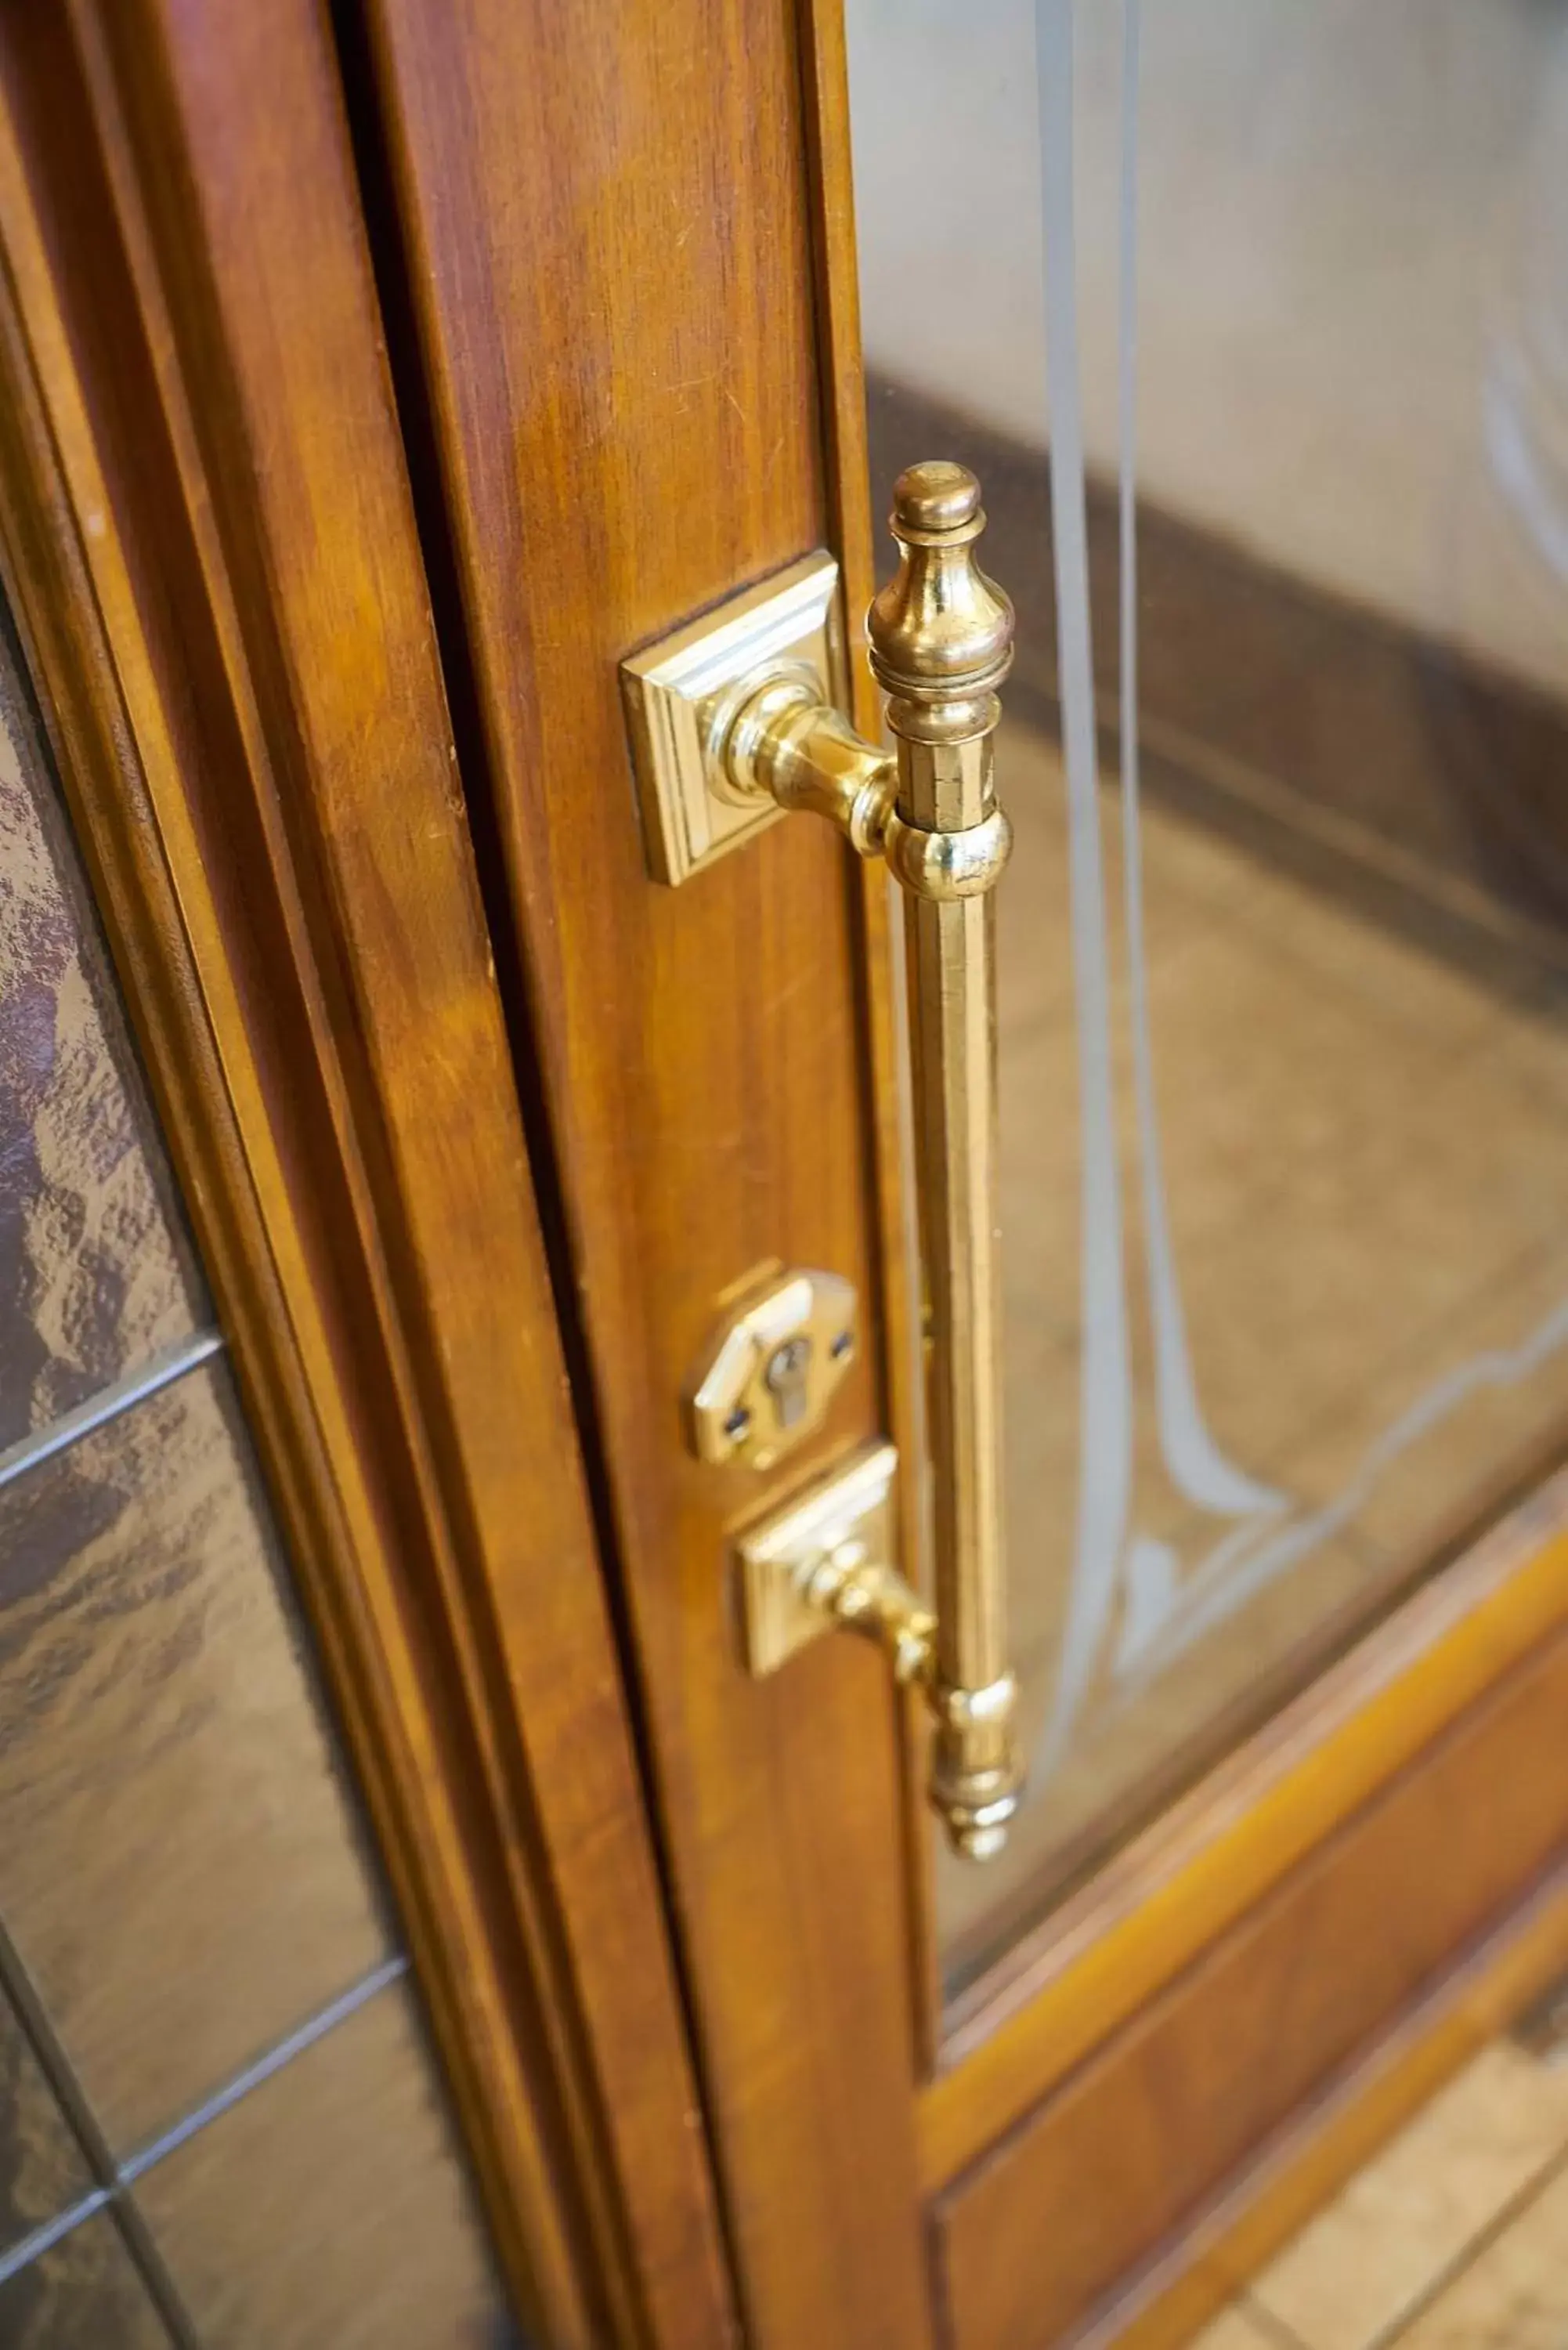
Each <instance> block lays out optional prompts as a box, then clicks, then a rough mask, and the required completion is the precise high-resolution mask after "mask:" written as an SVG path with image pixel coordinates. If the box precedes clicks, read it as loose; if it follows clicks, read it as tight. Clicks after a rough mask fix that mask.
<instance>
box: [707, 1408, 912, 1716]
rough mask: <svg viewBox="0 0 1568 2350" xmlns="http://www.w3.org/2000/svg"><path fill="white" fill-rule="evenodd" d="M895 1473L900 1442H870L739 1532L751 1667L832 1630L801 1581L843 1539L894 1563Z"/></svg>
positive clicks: (771, 1665) (772, 1662) (768, 1665)
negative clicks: (862, 1545) (779, 1507)
mask: <svg viewBox="0 0 1568 2350" xmlns="http://www.w3.org/2000/svg"><path fill="white" fill-rule="evenodd" d="M897 1476H898V1446H897V1445H895V1444H871V1445H867V1447H866V1448H865V1450H864V1451H860V1452H857V1453H856V1454H855V1455H854V1457H853V1458H852V1459H851V1460H849V1461H846V1462H845V1463H844V1464H843V1465H842V1466H841V1467H839V1468H837V1469H835V1470H834V1471H832V1473H831V1475H829V1476H826V1477H823V1478H820V1479H819V1480H818V1482H816V1483H815V1485H812V1486H808V1488H807V1489H806V1491H805V1492H804V1493H802V1494H800V1495H798V1496H797V1498H796V1499H795V1500H794V1501H793V1502H789V1503H785V1505H784V1508H783V1509H782V1510H775V1511H774V1513H773V1515H772V1516H771V1517H767V1518H763V1520H762V1521H761V1523H759V1524H757V1525H754V1526H752V1527H750V1528H748V1530H747V1532H746V1533H745V1534H742V1535H741V1537H740V1539H739V1540H738V1541H737V1543H736V1544H735V1555H736V1558H737V1560H738V1562H739V1565H740V1580H741V1589H740V1604H741V1635H742V1641H743V1643H744V1648H745V1659H746V1669H747V1671H748V1672H751V1673H755V1674H758V1675H761V1674H763V1673H773V1672H776V1671H777V1670H778V1669H779V1667H780V1666H781V1665H782V1664H783V1663H784V1660H785V1659H786V1658H788V1657H793V1656H794V1652H795V1650H796V1649H797V1648H805V1644H806V1642H807V1641H808V1640H815V1639H816V1638H818V1637H819V1635H820V1634H822V1633H824V1632H830V1631H831V1630H832V1629H833V1622H834V1619H833V1617H831V1616H829V1615H826V1614H825V1613H824V1611H823V1610H822V1609H821V1608H820V1607H812V1606H811V1605H810V1603H809V1602H808V1601H807V1600H805V1599H804V1598H803V1597H802V1596H801V1587H800V1586H801V1579H802V1577H803V1576H804V1575H805V1574H807V1573H809V1571H810V1569H811V1568H812V1567H813V1566H814V1565H815V1564H816V1563H817V1561H818V1560H819V1559H823V1558H826V1556H827V1555H828V1553H829V1552H830V1551H835V1550H836V1549H837V1548H838V1546H839V1544H841V1543H847V1542H857V1543H863V1544H865V1546H866V1555H867V1557H868V1558H873V1559H875V1560H877V1563H878V1564H879V1565H884V1566H897V1565H898V1557H897V1555H896V1548H895V1545H896V1539H897V1534H898V1527H897V1524H896V1517H895V1511H894V1507H893V1482H894V1480H895V1478H896V1477H897Z"/></svg>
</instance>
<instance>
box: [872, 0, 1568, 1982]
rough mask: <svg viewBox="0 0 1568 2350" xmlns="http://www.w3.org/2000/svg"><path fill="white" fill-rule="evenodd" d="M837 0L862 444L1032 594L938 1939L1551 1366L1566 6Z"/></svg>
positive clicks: (1151, 1752) (1512, 1468)
mask: <svg viewBox="0 0 1568 2350" xmlns="http://www.w3.org/2000/svg"><path fill="white" fill-rule="evenodd" d="M848 16H849V25H850V36H851V75H852V101H853V103H852V119H853V125H854V135H855V145H856V169H857V221H858V227H859V234H860V244H861V264H862V274H863V287H862V298H863V309H864V316H865V321H866V338H867V361H868V368H869V371H870V379H871V391H870V423H871V437H872V451H873V473H874V488H875V494H876V495H877V500H878V502H879V503H881V504H885V503H886V500H887V493H888V484H889V483H890V480H891V478H892V475H893V474H894V473H896V472H897V471H898V468H899V467H900V466H902V465H903V464H905V463H909V462H910V461H911V460H912V459H914V458H916V457H919V456H924V455H928V454H932V453H936V452H941V453H943V454H953V455H958V456H961V457H965V458H967V459H968V460H969V462H971V463H973V464H974V465H975V466H976V467H977V470H979V471H980V473H981V475H982V478H983V479H984V481H985V483H986V490H987V496H986V504H987V509H988V513H989V515H990V518H991V529H990V534H989V536H988V540H987V549H988V565H989V567H990V568H991V569H992V571H993V572H994V573H995V574H996V576H997V577H1000V578H1001V579H1002V581H1003V582H1004V584H1005V585H1006V586H1007V587H1009V588H1010V590H1011V591H1012V594H1013V596H1014V598H1015V600H1016V601H1017V603H1018V605H1019V609H1020V622H1021V644H1020V658H1019V662H1018V668H1017V672H1016V675H1015V679H1014V682H1013V684H1012V687H1011V688H1010V689H1009V696H1008V702H1009V711H1010V716H1009V719H1008V721H1007V725H1006V727H1005V729H1004V736H1003V741H1002V744H1001V746H1000V748H999V775H1001V776H1002V781H1003V784H1004V791H1005V796H1006V797H1007V800H1008V804H1009V806H1010V808H1011V811H1012V815H1013V817H1014V820H1015V823H1016V825H1017V827H1018V835H1019V846H1018V851H1017V857H1016V862H1015V866H1014V868H1013V870H1012V873H1011V874H1010V875H1009V877H1008V879H1007V880H1006V882H1005V883H1004V884H1003V889H1002V897H1001V907H1000V920H1001V927H1002V946H1001V953H1002V971H1001V983H1002V1122H1003V1153H1004V1190H1005V1198H1004V1224H1005V1235H1004V1237H1005V1244H1006V1262H1007V1281H1008V1334H1007V1348H1008V1397H1007V1405H1008V1416H1009V1440H1010V1464H1009V1485H1008V1506H1009V1541H1010V1551H1011V1555H1012V1562H1013V1570H1012V1572H1013V1586H1014V1594H1015V1599H1014V1606H1015V1614H1016V1621H1017V1626H1018V1641H1019V1649H1020V1662H1021V1665H1022V1667H1023V1678H1024V1682H1025V1688H1026V1702H1027V1711H1028V1717H1029V1722H1030V1726H1031V1731H1032V1736H1033V1748H1034V1763H1033V1785H1032V1794H1031V1797H1030V1802H1029V1806H1028V1809H1027V1811H1026V1814H1025V1815H1024V1818H1023V1821H1022V1822H1021V1824H1020V1826H1019V1828H1018V1830H1017V1831H1016V1832H1015V1835H1014V1840H1013V1849H1012V1853H1011V1855H1010V1856H1009V1857H1008V1858H1007V1860H1006V1861H1005V1862H1003V1863H1002V1864H999V1865H996V1866H993V1867H992V1869H991V1870H989V1871H987V1872H984V1873H983V1874H982V1873H979V1872H972V1871H971V1872H965V1871H962V1870H961V1869H959V1868H958V1867H956V1866H952V1865H950V1864H948V1863H946V1862H945V1860H944V1861H940V1862H939V1868H940V1903H941V1910H942V1919H943V1929H944V1936H945V1941H946V1950H947V1961H948V1969H949V1974H950V1980H951V1981H954V1982H958V1981H962V1980H964V1979H966V1978H967V1977H970V1976H972V1975H973V1974H974V1972H975V1971H976V1970H978V1969H979V1968H980V1967H981V1965H983V1963H984V1962H985V1960H986V1959H987V1958H988V1957H989V1956H990V1955H992V1954H993V1953H994V1952H995V1951H996V1950H998V1948H999V1947H1001V1946H1002V1944H1003V1943H1004V1942H1005V1941H1006V1940H1007V1939H1010V1937H1011V1936H1012V1934H1014V1933H1015V1932H1016V1931H1017V1930H1018V1929H1020V1928H1021V1927H1022V1926H1023V1924H1025V1923H1027V1922H1028V1921H1029V1919H1030V1918H1032V1917H1033V1916H1035V1915H1038V1914H1039V1912H1040V1911H1041V1910H1042V1908H1044V1906H1045V1905H1046V1904H1047V1903H1048V1901H1049V1900H1050V1898H1052V1896H1053V1894H1054V1892H1056V1891H1057V1890H1059V1889H1060V1888H1061V1887H1062V1886H1063V1885H1064V1884H1065V1883H1066V1882H1067V1881H1068V1880H1069V1879H1070V1878H1071V1877H1074V1876H1075V1875H1076V1874H1078V1873H1080V1872H1081V1871H1082V1870H1084V1869H1085V1867H1087V1866H1091V1865H1092V1864H1093V1862H1094V1860H1095V1859H1096V1856H1099V1855H1101V1854H1103V1853H1104V1852H1105V1851H1106V1849H1107V1847H1108V1846H1109V1845H1110V1844H1111V1843H1112V1842H1113V1841H1114V1840H1116V1838H1117V1837H1119V1836H1121V1835H1125V1834H1126V1833H1127V1831H1128V1830H1129V1829H1130V1828H1132V1827H1133V1826H1136V1825H1137V1824H1138V1823H1139V1822H1140V1821H1142V1820H1144V1819H1147V1817H1148V1816H1150V1815H1151V1814H1152V1813H1153V1812H1154V1811H1155V1810H1156V1809H1157V1808H1158V1805H1159V1804H1160V1803H1161V1802H1162V1801H1163V1800H1164V1799H1165V1798H1166V1797H1167V1796H1168V1794H1170V1793H1171V1792H1172V1791H1173V1790H1174V1789H1176V1788H1177V1787H1178V1786H1179V1785H1180V1784H1181V1783H1183V1782H1184V1781H1186V1780H1188V1779H1189V1778H1190V1777H1191V1776H1192V1775H1193V1773H1195V1772H1196V1771H1197V1770H1198V1769H1199V1768H1200V1767H1201V1766H1202V1765H1203V1764H1204V1763H1206V1762H1207V1761H1208V1760H1210V1758H1211V1757H1212V1756H1213V1755H1214V1754H1215V1753H1216V1752H1219V1751H1220V1748H1221V1747H1222V1746H1223V1745H1224V1744H1225V1743H1226V1742H1230V1741H1231V1740H1233V1739H1234V1738H1235V1737H1236V1736H1237V1735H1239V1734H1240V1733H1241V1732H1242V1731H1244V1730H1245V1729H1247V1728H1248V1727H1250V1726H1251V1724H1252V1723H1253V1722H1255V1721H1257V1720H1258V1719H1259V1718H1260V1717H1261V1715H1262V1712H1263V1711H1265V1710H1267V1709H1268V1708H1269V1707H1271V1706H1272V1705H1275V1704H1277V1703H1279V1702H1281V1701H1282V1700H1283V1699H1285V1698H1286V1697H1288V1696H1289V1695H1290V1694H1292V1693H1293V1691H1294V1690H1297V1689H1299V1688H1300V1687H1302V1686H1303V1684H1304V1682H1305V1681H1306V1680H1307V1679H1309V1678H1310V1676H1311V1674H1312V1672H1313V1670H1314V1668H1315V1667H1316V1666H1317V1664H1318V1663H1319V1662H1320V1661H1321V1660H1322V1659H1324V1656H1325V1655H1326V1654H1327V1653H1328V1652H1329V1651H1330V1650H1331V1649H1332V1648H1334V1646H1336V1645H1338V1644H1342V1643H1343V1642H1344V1641H1345V1639H1346V1638H1349V1637H1351V1636H1352V1635H1353V1634H1354V1632H1355V1631H1356V1630H1357V1629H1359V1628H1360V1627H1363V1626H1364V1625H1365V1624H1366V1622H1368V1621H1369V1620H1370V1618H1371V1617H1372V1616H1373V1615H1374V1613H1375V1612H1376V1610H1377V1609H1378V1608H1379V1607H1382V1606H1385V1605H1386V1604H1387V1602H1388V1601H1389V1599H1390V1598H1391V1597H1392V1596H1394V1595H1395V1594H1396V1593H1397V1591H1398V1590H1399V1589H1400V1588H1401V1587H1402V1586H1405V1585H1406V1584H1407V1582H1408V1581H1409V1579H1410V1577H1411V1576H1412V1575H1415V1574H1417V1573H1418V1572H1420V1571H1421V1570H1423V1569H1424V1568H1427V1567H1428V1566H1430V1565H1432V1564H1433V1563H1434V1562H1435V1561H1436V1560H1437V1559H1438V1557H1439V1556H1440V1555H1443V1553H1444V1551H1445V1549H1446V1548H1448V1547H1451V1546H1452V1544H1454V1543H1455V1542H1456V1541H1457V1540H1458V1539H1459V1538H1460V1536H1461V1535H1462V1534H1463V1533H1464V1531H1465V1530H1466V1528H1467V1527H1468V1526H1469V1525H1471V1524H1473V1523H1476V1522H1477V1521H1478V1520H1480V1519H1481V1518H1482V1517H1484V1515H1485V1514H1486V1513H1487V1512H1488V1511H1489V1510H1490V1509H1491V1508H1493V1507H1495V1506H1496V1504H1497V1503H1498V1501H1499V1499H1500V1498H1501V1496H1502V1495H1503V1494H1504V1493H1505V1492H1507V1491H1508V1489H1509V1488H1510V1486H1511V1484H1512V1483H1515V1482H1518V1481H1519V1480H1520V1479H1521V1477H1523V1476H1525V1475H1527V1474H1529V1473H1531V1472H1532V1470H1535V1469H1538V1468H1539V1467H1540V1466H1541V1465H1542V1463H1543V1461H1544V1460H1545V1459H1546V1457H1547V1455H1548V1453H1549V1451H1550V1450H1551V1449H1552V1447H1554V1446H1555V1445H1556V1444H1557V1442H1558V1440H1559V1438H1560V1436H1561V1433H1562V1431H1563V1427H1564V1424H1565V1421H1568V1213H1565V1211H1564V1200H1565V1196H1568V1194H1565V1185H1564V1173H1565V1170H1568V1050H1565V1049H1564V1039H1563V1025H1562V1004H1563V980H1564V973H1565V971H1568V935H1565V932H1568V830H1565V829H1564V825H1563V816H1562V815H1561V813H1560V811H1561V808H1562V806H1563V784H1564V781H1565V780H1568V172H1565V170H1564V165H1563V156H1564V154H1568V20H1565V19H1564V18H1563V15H1562V13H1561V12H1560V11H1557V10H1552V9H1543V8H1541V7H1539V6H1535V5H1527V0H1500V5H1496V6H1493V7H1489V8H1484V9H1478V8H1475V7H1473V6H1471V5H1468V0H1390V5H1386V6H1385V7H1383V8H1380V9H1376V10H1355V11H1345V10H1325V9H1319V8H1314V7H1310V6H1304V5H1301V4H1300V0H1146V5H1143V6H1141V7H1139V6H1138V5H1137V0H1077V5H1075V6H1074V5H1071V0H996V5H992V6H990V7H988V8H986V9H984V10H981V11H973V10H964V11H959V10H958V9H957V8H956V6H954V5H951V0H912V5H911V4H910V0H850V5H849V9H848ZM1043 128H1044V136H1043ZM938 150H940V152H941V153H942V154H943V157H944V167H943V170H942V171H941V172H940V174H937V173H922V172H921V171H920V169H919V161H918V159H919V157H920V156H921V155H922V154H923V153H927V152H930V151H938ZM933 282H946V283H950V284H955V285H956V284H959V283H961V284H962V286H963V288H964V298H963V301H962V304H961V306H955V305H953V304H950V303H938V302H933V301H932V300H930V299H929V287H930V286H931V284H932V283H933ZM1053 524H1054V527H1053Z"/></svg>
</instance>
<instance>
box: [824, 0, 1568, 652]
mask: <svg viewBox="0 0 1568 2350" xmlns="http://www.w3.org/2000/svg"><path fill="white" fill-rule="evenodd" d="M848 14H849V19H850V29H851V56H852V75H853V99H854V119H855V136H856V170H857V208H858V215H859V230H860V244H861V255H862V280H863V301H864V312H865V323H866V338H867V351H868V355H869V357H870V359H871V360H872V362H873V363H874V364H875V365H876V366H877V367H879V368H882V369H886V370H888V372H890V373H893V374H896V375H898V376H901V377H904V378H906V379H908V380H911V381H913V382H915V383H918V384H919V385H920V386H921V387H923V388H925V389H927V390H930V391H933V392H937V393H940V395H942V396H943V397H945V398H948V399H950V400H955V401H957V402H959V403H961V405H963V406H964V407H966V408H967V409H969V410H970V411H971V412H973V413H975V414H976V415H978V416H980V417H981V418H983V419H984V420H985V421H989V422H992V423H994V424H997V425H999V426H1001V427H1002V428H1003V429H1005V430H1006V431H1008V432H1012V433H1013V434H1015V435H1017V436H1019V437H1021V438H1023V439H1024V440H1028V441H1034V442H1044V437H1045V429H1046V417H1045V398H1044V344H1043V328H1042V323H1041V296H1040V278H1041V267H1040V228H1039V219H1038V202H1039V198H1038V185H1037V139H1036V130H1035V115H1034V106H1035V99H1034V87H1033V0H849V6H848ZM1077 23H1078V28H1079V29H1078V42H1079V49H1078V88H1077V92H1076V102H1077V124H1078V151H1077V188H1078V193H1077V204H1078V223H1077V230H1078V251H1079V271H1078V291H1079V302H1080V330H1081V335H1082V342H1083V370H1084V388H1085V418H1086V431H1087V437H1088V444H1089V453H1090V457H1091V461H1092V462H1096V463H1100V464H1103V465H1109V464H1112V463H1114V462H1115V456H1116V429H1115V420H1116V217H1117V171H1118V143H1119V142H1118V125H1117V109H1118V104H1119V96H1118V87H1117V85H1118V76H1119V43H1120V8H1119V5H1116V0H1078V11H1077ZM1143 57H1144V79H1143V104H1142V114H1141V124H1140V170H1141V175H1142V192H1141V207H1142V211H1141V218H1142V239H1141V252H1140V303H1139V336H1140V341H1141V361H1140V374H1139V399H1140V414H1139V430H1140V441H1141V455H1140V468H1139V478H1140V483H1141V484H1142V486H1143V487H1144V488H1145V490H1146V491H1147V493H1148V494H1150V495H1151V496H1153V497H1155V498H1157V499H1158V500H1159V501H1160V502H1161V503H1163V504H1166V505H1168V506H1169V507H1171V508H1172V509H1174V510H1176V511H1178V512H1179V513H1182V514H1184V515H1188V516H1189V517H1191V518H1192V519H1195V520H1198V521H1200V522H1202V523H1204V524H1207V525H1210V526H1213V527H1216V528H1219V529H1220V530H1222V531H1224V532H1225V533H1227V534H1228V535H1230V536H1233V537H1234V538H1236V539H1238V540H1240V541H1241V542H1242V543H1243V544H1244V545H1245V546H1248V547H1249V548H1250V549H1251V550H1252V551H1254V552H1256V553H1259V554H1261V555H1262V556H1267V557H1270V558H1272V559H1273V560H1274V561H1277V562H1280V563H1282V564H1283V565H1284V566H1286V567H1288V568H1291V569H1293V570H1297V571H1300V572H1301V573H1303V574H1304V575H1306V576H1308V577H1312V578H1314V579H1315V580H1318V581H1321V582H1323V583H1324V584H1326V585H1328V586H1331V587H1335V588H1338V589H1341V590H1343V591H1345V592H1347V593H1349V594H1351V595H1353V596H1356V597H1359V598H1364V599H1366V600H1368V601H1371V602H1374V603H1376V604H1378V605H1380V606H1382V607H1384V608H1387V609H1389V610H1391V611H1393V612H1396V613H1397V614H1399V615H1401V616H1403V617H1405V618H1407V619H1412V620H1414V621H1415V622H1417V624H1418V625H1420V626H1422V627H1424V628H1427V629H1431V630H1433V631H1435V632H1437V633H1438V634H1441V635H1444V636H1449V637H1452V638H1455V639H1459V640H1460V641H1462V642H1466V643H1469V644H1470V645H1471V646H1473V647H1475V648H1477V649H1479V650H1483V651H1485V652H1487V653H1489V654H1490V655H1491V656H1492V657H1494V658H1496V659H1499V660H1502V661H1504V662H1506V663H1508V664H1510V665H1511V666H1515V667H1517V668H1520V669H1522V670H1524V671H1530V672H1532V673H1533V674H1534V675H1536V676H1537V677H1539V678H1540V679H1542V681H1546V682H1548V683H1551V684H1553V685H1554V686H1556V687H1557V688H1559V689H1568V584H1565V575H1568V5H1563V0H1146V5H1145V8H1144V16H1143ZM928 157H929V158H930V159H931V162H930V164H929V165H928V163H927V161H926V159H927V158H928Z"/></svg>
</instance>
